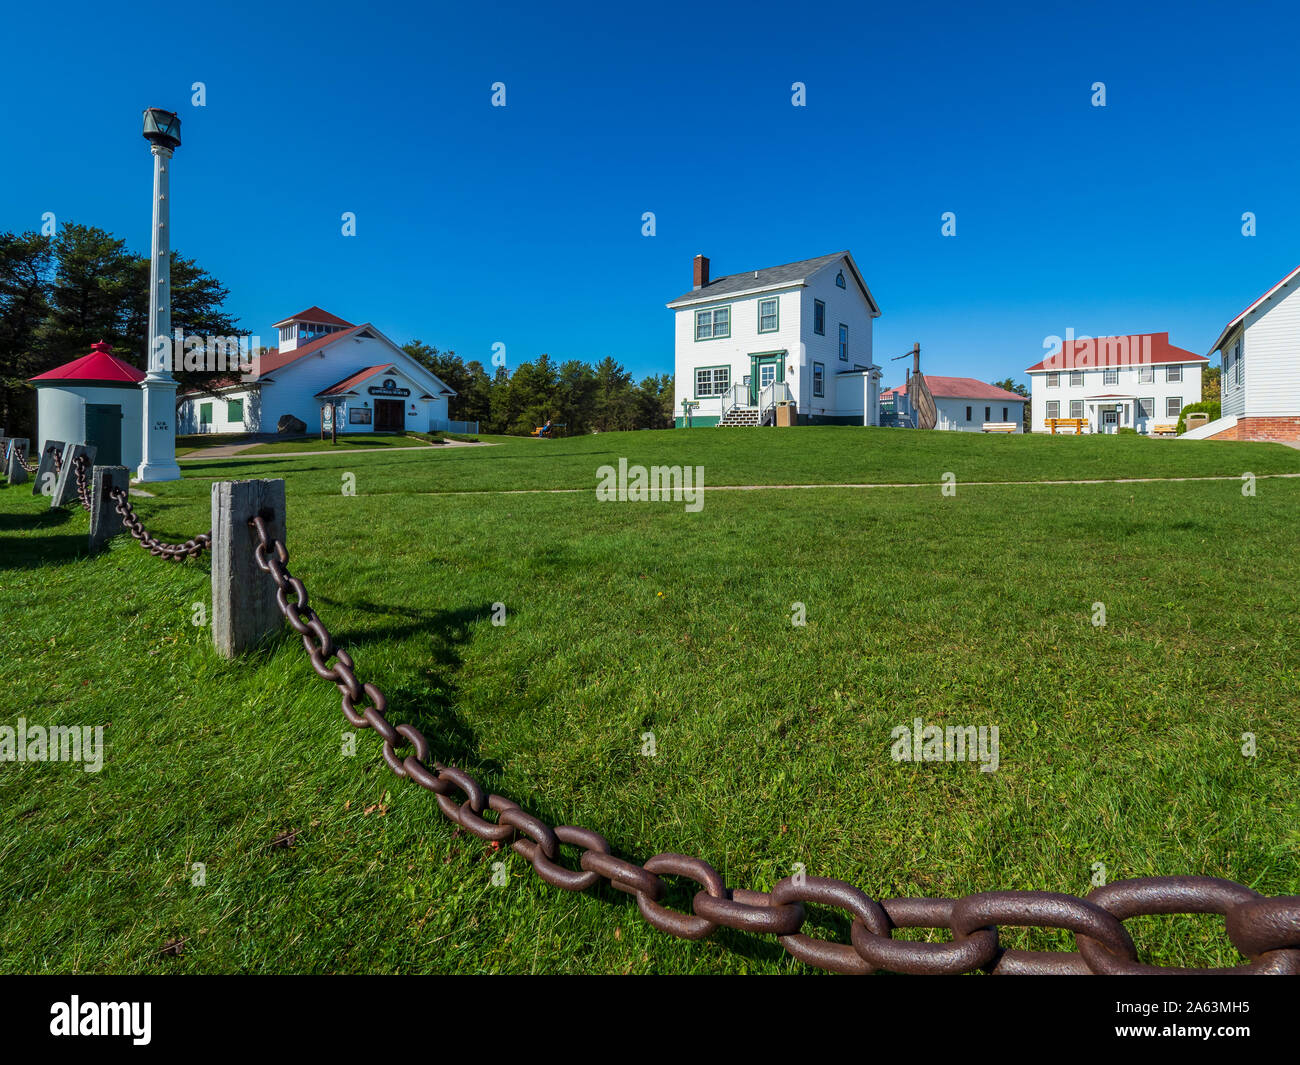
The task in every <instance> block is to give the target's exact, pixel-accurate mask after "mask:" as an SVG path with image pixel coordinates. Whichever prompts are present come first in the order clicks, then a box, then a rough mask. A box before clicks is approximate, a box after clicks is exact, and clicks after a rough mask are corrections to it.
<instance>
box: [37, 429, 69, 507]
mask: <svg viewBox="0 0 1300 1065" xmlns="http://www.w3.org/2000/svg"><path fill="white" fill-rule="evenodd" d="M62 450H63V441H62V440H47V441H45V450H44V451H42V452H41V463H40V465H39V466H37V467H36V478H35V480H34V482H33V483H32V495H34V496H38V495H40V494H41V493H42V492H44V493H45V494H46V495H50V496H52V495H54V481H55V475H54V454H55V452H57V451H62Z"/></svg>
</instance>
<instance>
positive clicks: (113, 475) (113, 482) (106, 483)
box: [90, 466, 131, 551]
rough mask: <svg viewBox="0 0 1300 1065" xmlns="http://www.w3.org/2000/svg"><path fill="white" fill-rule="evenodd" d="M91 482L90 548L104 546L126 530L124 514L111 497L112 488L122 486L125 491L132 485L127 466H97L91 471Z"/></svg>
mask: <svg viewBox="0 0 1300 1065" xmlns="http://www.w3.org/2000/svg"><path fill="white" fill-rule="evenodd" d="M91 478H92V479H91V482H90V550H92V551H94V550H95V549H96V548H98V547H101V546H103V544H104V543H105V542H106V541H108V540H110V539H112V538H113V537H114V536H116V535H117V534H118V533H121V532H125V531H126V526H125V525H123V524H122V515H121V514H119V513H118V512H117V506H116V504H114V502H113V500H112V499H110V498H109V495H108V490H109V489H110V488H120V489H122V490H123V491H124V492H125V491H129V489H130V486H131V478H130V475H129V474H128V473H127V471H126V467H125V466H96V467H95V468H94V469H93V470H92V471H91Z"/></svg>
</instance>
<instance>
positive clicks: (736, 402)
mask: <svg viewBox="0 0 1300 1065" xmlns="http://www.w3.org/2000/svg"><path fill="white" fill-rule="evenodd" d="M750 406H751V404H750V402H749V385H746V384H735V385H732V386H731V387H730V388H729V389H727V390H726V391H725V392H724V393H722V417H723V418H725V417H726V416H727V415H728V414H730V413H731V412H732V411H733V410H735V409H736V408H737V407H745V408H748V407H750ZM719 420H721V419H719Z"/></svg>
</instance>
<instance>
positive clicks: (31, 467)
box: [14, 444, 40, 473]
mask: <svg viewBox="0 0 1300 1065" xmlns="http://www.w3.org/2000/svg"><path fill="white" fill-rule="evenodd" d="M14 449H15V450H16V451H17V452H18V461H19V462H21V463H22V466H23V469H25V470H26V471H27V472H28V473H35V472H36V467H37V466H38V465H40V464H39V463H36V462H28V461H27V446H26V445H25V444H15V445H14Z"/></svg>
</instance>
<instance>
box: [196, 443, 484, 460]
mask: <svg viewBox="0 0 1300 1065" xmlns="http://www.w3.org/2000/svg"><path fill="white" fill-rule="evenodd" d="M261 446H262V444H261V443H252V444H218V445H217V446H216V447H205V448H202V449H201V450H199V451H192V452H190V454H188V455H182V456H180V458H178V459H177V460H176V461H177V462H195V461H197V460H199V459H228V458H233V457H234V456H236V455H238V456H239V457H240V458H245V459H292V458H304V457H309V456H315V455H393V454H398V453H400V452H403V451H443V450H445V449H447V448H449V447H492V446H493V445H492V444H490V443H488V442H487V441H485V440H445V441H443V442H442V443H441V444H416V445H413V446H411V447H338V448H335V447H331V448H320V449H318V450H316V451H275V452H271V453H270V454H264V455H246V454H244V452H246V451H247V450H248V449H249V448H254V447H261Z"/></svg>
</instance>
